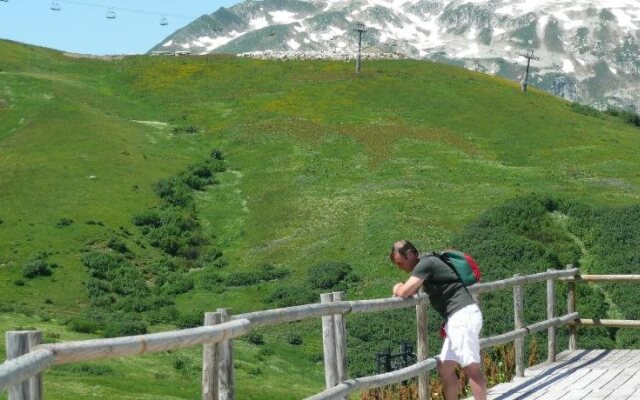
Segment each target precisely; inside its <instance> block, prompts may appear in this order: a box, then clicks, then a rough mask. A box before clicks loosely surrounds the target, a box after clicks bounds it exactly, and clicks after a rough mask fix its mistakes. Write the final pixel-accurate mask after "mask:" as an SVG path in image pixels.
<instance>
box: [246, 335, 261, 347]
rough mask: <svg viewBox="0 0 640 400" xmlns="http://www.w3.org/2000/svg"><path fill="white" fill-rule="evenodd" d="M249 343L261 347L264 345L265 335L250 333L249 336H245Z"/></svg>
mask: <svg viewBox="0 0 640 400" xmlns="http://www.w3.org/2000/svg"><path fill="white" fill-rule="evenodd" d="M245 337H246V339H247V342H249V343H251V344H255V345H256V346H260V345H263V344H264V335H262V334H261V333H257V332H249V334H248V335H247V336H245Z"/></svg>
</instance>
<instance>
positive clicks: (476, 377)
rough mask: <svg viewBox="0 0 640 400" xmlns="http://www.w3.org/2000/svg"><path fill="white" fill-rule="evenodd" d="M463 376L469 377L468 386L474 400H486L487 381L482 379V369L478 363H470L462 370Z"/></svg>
mask: <svg viewBox="0 0 640 400" xmlns="http://www.w3.org/2000/svg"><path fill="white" fill-rule="evenodd" d="M462 370H463V371H464V373H465V375H467V377H469V386H471V393H473V398H474V399H475V400H486V398H487V381H486V379H484V374H483V373H482V368H481V367H480V364H478V363H472V364H469V365H467V366H466V367H464V368H462Z"/></svg>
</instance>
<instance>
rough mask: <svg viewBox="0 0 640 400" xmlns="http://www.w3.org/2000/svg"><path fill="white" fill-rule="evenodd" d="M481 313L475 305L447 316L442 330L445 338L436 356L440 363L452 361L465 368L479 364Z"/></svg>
mask: <svg viewBox="0 0 640 400" xmlns="http://www.w3.org/2000/svg"><path fill="white" fill-rule="evenodd" d="M481 329H482V313H481V312H480V309H479V308H478V306H477V305H476V304H470V305H468V306H466V307H463V308H461V309H459V310H458V311H456V312H454V313H453V314H451V315H450V316H449V320H448V321H447V324H446V325H445V326H444V330H445V332H446V333H447V337H446V338H445V340H444V343H443V344H442V351H441V352H440V355H439V356H438V359H439V360H440V361H446V360H452V361H455V362H457V363H458V364H460V365H461V366H462V367H466V366H468V365H469V364H472V363H478V364H479V363H480V330H481Z"/></svg>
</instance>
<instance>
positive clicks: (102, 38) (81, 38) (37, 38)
mask: <svg viewBox="0 0 640 400" xmlns="http://www.w3.org/2000/svg"><path fill="white" fill-rule="evenodd" d="M54 2H56V3H58V4H59V5H60V11H52V10H51V9H50V8H51V5H52V3H54ZM239 2H240V0H207V1H203V0H156V1H151V0H77V1H76V0H8V1H7V0H0V39H10V40H15V41H18V42H23V43H29V44H35V45H38V46H45V47H50V48H53V49H58V50H64V51H69V52H74V53H83V54H97V55H104V54H139V53H146V52H147V51H148V50H149V49H151V48H152V47H153V46H155V45H156V44H158V43H160V42H161V41H162V40H163V39H164V38H165V37H167V36H168V35H170V34H171V33H173V32H174V31H176V30H177V29H179V28H181V27H183V26H185V25H187V24H188V23H189V22H191V21H193V20H194V19H195V18H197V17H199V16H201V15H203V14H211V13H213V12H214V11H216V10H217V9H218V8H220V7H229V6H231V5H233V4H236V3H239ZM110 8H112V9H113V12H114V13H115V16H116V18H115V19H107V18H106V15H107V13H108V12H109V10H110ZM163 15H166V18H167V20H168V22H169V24H168V25H166V26H161V25H160V19H161V18H162V16H163Z"/></svg>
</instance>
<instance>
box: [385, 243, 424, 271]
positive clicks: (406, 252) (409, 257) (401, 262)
mask: <svg viewBox="0 0 640 400" xmlns="http://www.w3.org/2000/svg"><path fill="white" fill-rule="evenodd" d="M389 258H390V259H391V261H392V262H393V263H394V264H395V265H396V266H397V267H398V268H400V269H401V270H403V271H404V272H411V271H413V268H414V267H415V266H416V264H418V258H419V256H418V249H416V246H414V245H413V243H411V242H410V241H408V240H399V241H397V242H395V243H394V244H393V246H391V252H390V253H389Z"/></svg>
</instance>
